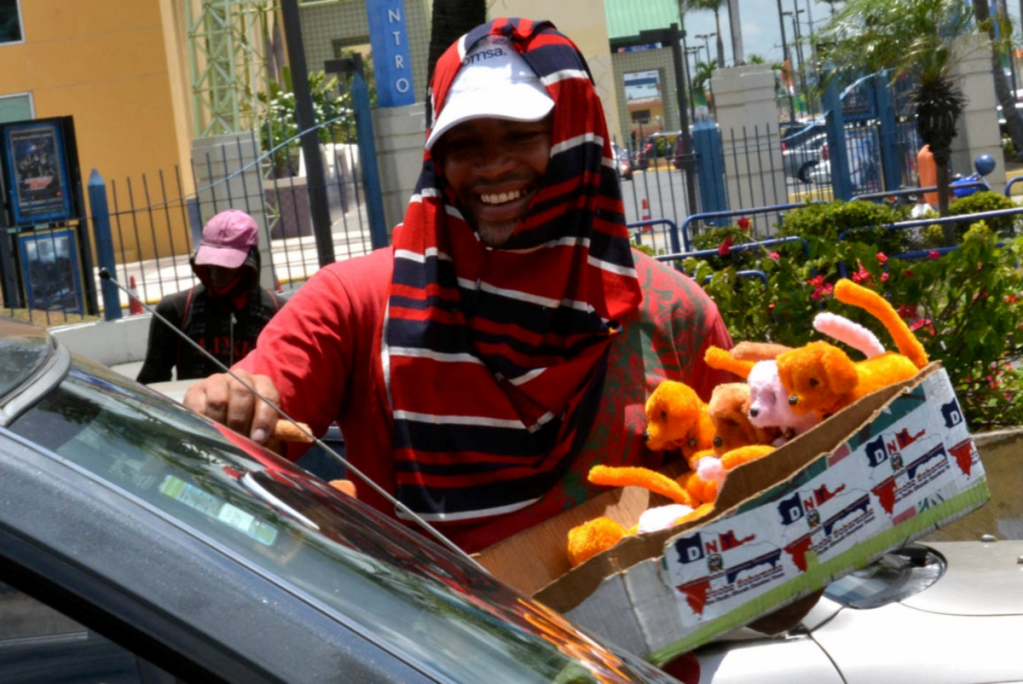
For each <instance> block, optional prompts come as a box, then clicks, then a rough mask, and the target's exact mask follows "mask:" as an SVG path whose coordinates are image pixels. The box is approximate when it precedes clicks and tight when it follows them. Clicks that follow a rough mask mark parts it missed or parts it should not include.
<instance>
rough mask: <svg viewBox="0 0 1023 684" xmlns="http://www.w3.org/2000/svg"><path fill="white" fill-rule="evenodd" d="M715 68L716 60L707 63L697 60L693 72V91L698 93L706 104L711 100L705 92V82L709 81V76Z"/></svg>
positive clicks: (716, 66)
mask: <svg viewBox="0 0 1023 684" xmlns="http://www.w3.org/2000/svg"><path fill="white" fill-rule="evenodd" d="M717 68H718V65H717V63H716V62H711V63H709V64H708V63H707V62H697V64H696V70H695V72H694V73H693V93H695V94H697V95H700V96H701V97H702V98H703V101H704V102H706V103H707V104H710V101H711V98H710V97H708V93H707V84H708V83H710V79H711V76H712V75H713V74H714V70H715V69H717Z"/></svg>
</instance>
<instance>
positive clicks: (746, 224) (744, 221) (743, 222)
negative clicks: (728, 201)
mask: <svg viewBox="0 0 1023 684" xmlns="http://www.w3.org/2000/svg"><path fill="white" fill-rule="evenodd" d="M735 224H736V225H737V226H739V227H740V228H742V229H743V230H749V226H750V220H749V219H748V218H746V217H745V216H743V217H742V218H740V219H739V220H738V221H736V222H735Z"/></svg>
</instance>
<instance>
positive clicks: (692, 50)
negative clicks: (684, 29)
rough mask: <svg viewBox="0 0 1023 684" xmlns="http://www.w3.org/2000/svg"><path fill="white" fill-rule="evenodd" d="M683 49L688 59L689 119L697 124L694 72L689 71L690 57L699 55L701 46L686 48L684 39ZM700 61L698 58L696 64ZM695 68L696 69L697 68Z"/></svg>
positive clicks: (687, 90)
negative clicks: (691, 75) (692, 75)
mask: <svg viewBox="0 0 1023 684" xmlns="http://www.w3.org/2000/svg"><path fill="white" fill-rule="evenodd" d="M682 49H683V50H684V51H685V57H686V92H688V93H689V118H690V119H691V120H692V121H693V122H694V123H695V122H696V101H695V100H694V99H693V80H692V78H691V77H690V74H692V71H691V70H690V69H689V55H693V54H696V55H698V54H699V53H700V46H699V45H697V46H695V47H686V45H685V39H684V38H683V39H682ZM699 59H700V58H699V57H697V58H696V59H695V60H694V62H698V61H699ZM693 68H695V66H694V67H693Z"/></svg>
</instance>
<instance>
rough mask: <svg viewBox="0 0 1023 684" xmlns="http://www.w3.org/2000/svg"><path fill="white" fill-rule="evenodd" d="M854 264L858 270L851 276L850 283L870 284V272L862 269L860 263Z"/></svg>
mask: <svg viewBox="0 0 1023 684" xmlns="http://www.w3.org/2000/svg"><path fill="white" fill-rule="evenodd" d="M856 263H857V264H859V267H860V269H859V270H858V271H856V272H855V273H853V274H852V281H853V282H854V283H867V282H870V272H869V271H867V269H865V268H863V264H861V263H860V262H858V261H857V262H856Z"/></svg>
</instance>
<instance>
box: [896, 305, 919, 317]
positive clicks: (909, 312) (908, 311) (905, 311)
mask: <svg viewBox="0 0 1023 684" xmlns="http://www.w3.org/2000/svg"><path fill="white" fill-rule="evenodd" d="M898 313H899V316H900V317H902V319H903V320H905V321H911V320H913V319H914V318H916V307H915V306H913V305H912V304H903V305H902V306H900V307H899V308H898Z"/></svg>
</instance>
